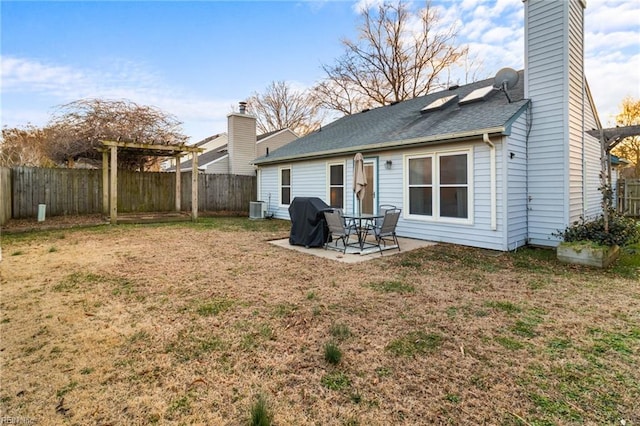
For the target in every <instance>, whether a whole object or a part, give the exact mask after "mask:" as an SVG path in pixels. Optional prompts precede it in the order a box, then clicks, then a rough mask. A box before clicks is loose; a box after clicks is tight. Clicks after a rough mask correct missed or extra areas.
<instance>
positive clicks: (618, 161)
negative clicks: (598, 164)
mask: <svg viewBox="0 0 640 426" xmlns="http://www.w3.org/2000/svg"><path fill="white" fill-rule="evenodd" d="M628 164H631V162H630V161H629V160H627V159H626V158H620V157H618V156H617V155H613V154H612V155H611V165H612V166H619V165H625V166H626V165H628Z"/></svg>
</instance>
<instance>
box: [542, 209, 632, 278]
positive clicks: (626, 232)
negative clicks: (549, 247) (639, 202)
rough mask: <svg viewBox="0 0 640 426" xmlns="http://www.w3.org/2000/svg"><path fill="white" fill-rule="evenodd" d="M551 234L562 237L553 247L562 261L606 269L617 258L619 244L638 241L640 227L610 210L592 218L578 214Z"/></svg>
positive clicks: (630, 219) (623, 244)
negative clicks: (572, 220)
mask: <svg viewBox="0 0 640 426" xmlns="http://www.w3.org/2000/svg"><path fill="white" fill-rule="evenodd" d="M553 235H554V236H557V237H560V238H562V240H563V241H562V242H561V243H560V245H558V247H557V249H556V253H557V257H558V260H560V261H561V262H566V263H577V264H582V265H589V266H595V267H599V268H606V267H607V266H609V265H610V264H611V263H613V262H614V261H615V260H616V259H617V258H618V256H619V255H620V247H621V246H625V245H627V244H634V243H636V242H638V241H640V227H639V226H638V224H636V221H635V220H634V219H632V218H628V217H624V216H622V215H620V214H618V213H616V212H615V211H613V210H609V211H607V214H606V215H605V214H602V215H600V216H598V217H596V218H594V219H591V220H585V218H583V217H581V218H580V220H578V221H575V222H573V224H572V225H569V226H567V227H566V228H565V229H564V230H562V231H558V232H556V233H554V234H553Z"/></svg>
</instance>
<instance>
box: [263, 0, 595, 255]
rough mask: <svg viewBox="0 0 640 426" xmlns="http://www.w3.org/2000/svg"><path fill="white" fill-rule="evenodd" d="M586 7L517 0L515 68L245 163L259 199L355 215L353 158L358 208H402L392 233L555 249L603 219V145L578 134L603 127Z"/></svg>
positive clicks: (347, 121)
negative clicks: (561, 239) (360, 179)
mask: <svg viewBox="0 0 640 426" xmlns="http://www.w3.org/2000/svg"><path fill="white" fill-rule="evenodd" d="M585 7H586V4H585V2H584V0H525V1H524V8H525V69H524V70H523V71H520V72H517V73H516V72H514V71H510V70H508V69H507V70H501V72H499V73H498V75H497V78H496V79H494V78H491V79H488V80H484V81H479V82H475V83H472V84H469V85H465V86H459V87H457V86H456V87H451V88H450V89H449V90H444V91H441V92H438V93H431V94H429V95H426V96H422V97H418V98H414V99H411V100H407V101H404V102H400V103H397V104H394V105H388V106H384V107H380V108H376V109H372V110H370V111H363V112H361V113H358V114H353V115H350V116H346V117H343V118H341V119H339V120H337V121H335V122H333V123H331V124H330V125H328V126H323V127H322V129H321V130H320V131H317V132H315V133H313V134H310V135H308V136H305V137H303V138H300V139H298V140H296V141H294V142H292V143H290V144H288V145H285V146H283V147H282V148H280V149H277V150H275V151H272V152H270V153H269V155H264V156H261V157H259V158H257V159H256V160H255V161H254V164H256V165H257V166H258V199H267V197H269V196H270V199H271V200H272V206H273V204H277V205H278V208H277V209H274V208H273V207H272V210H274V213H275V216H276V217H279V218H284V219H287V218H289V216H288V205H289V203H290V202H291V200H292V199H293V198H294V197H296V196H305V197H319V198H322V199H323V200H325V202H326V203H327V204H329V205H331V206H335V207H342V208H344V209H345V210H346V211H352V210H353V207H354V201H355V199H354V197H353V192H352V188H351V186H352V185H351V181H352V176H353V156H354V155H355V154H356V153H358V152H360V153H362V154H363V155H364V157H365V163H366V172H367V175H368V186H367V194H368V199H365V201H364V205H363V210H364V211H365V212H367V211H368V212H375V211H377V210H378V207H379V206H380V205H383V204H392V205H395V206H396V207H399V208H401V209H402V217H401V219H400V221H399V223H398V228H397V233H398V235H399V236H404V237H412V238H419V239H426V240H432V241H441V242H450V243H456V244H463V245H469V246H475V247H482V248H488V249H495V250H503V251H507V250H513V249H515V248H517V247H520V246H523V245H525V244H534V245H542V246H555V245H556V244H557V242H558V241H557V239H556V238H555V237H554V236H552V233H554V232H555V231H557V230H559V229H562V228H564V227H565V226H566V225H568V224H570V223H572V222H573V221H574V220H576V219H578V218H579V216H581V215H583V216H585V217H590V216H593V215H595V214H597V213H599V212H600V210H601V206H600V199H601V195H600V192H599V191H598V187H599V180H598V179H599V172H600V167H601V166H600V161H599V157H600V145H599V141H598V139H597V138H595V137H593V136H590V135H589V134H587V133H586V131H588V130H591V129H599V128H601V125H600V121H599V118H598V115H597V112H596V110H595V106H594V103H593V100H592V98H591V94H590V92H589V87H588V85H587V82H586V79H585V77H584V59H583V43H584V28H583V22H584V19H583V16H584V8H585ZM516 77H517V78H516ZM516 80H517V81H516ZM503 82H506V83H505V84H507V87H506V90H500V89H499V88H504V85H503ZM494 86H498V87H499V88H495V87H494ZM276 200H277V201H276Z"/></svg>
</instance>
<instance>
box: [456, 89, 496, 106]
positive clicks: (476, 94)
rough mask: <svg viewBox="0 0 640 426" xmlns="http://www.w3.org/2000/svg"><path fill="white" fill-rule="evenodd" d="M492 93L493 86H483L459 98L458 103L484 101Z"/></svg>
mask: <svg viewBox="0 0 640 426" xmlns="http://www.w3.org/2000/svg"><path fill="white" fill-rule="evenodd" d="M492 93H493V86H485V87H481V88H479V89H476V90H474V91H473V92H471V93H469V94H468V95H467V96H465V97H464V98H462V100H460V102H459V104H460V105H464V104H469V103H471V102H477V101H484V100H486V99H487V98H488V97H489V95H490V94H492Z"/></svg>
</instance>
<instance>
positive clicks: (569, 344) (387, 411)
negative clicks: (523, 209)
mask: <svg viewBox="0 0 640 426" xmlns="http://www.w3.org/2000/svg"><path fill="white" fill-rule="evenodd" d="M287 226H288V225H287V224H286V223H283V222H280V221H264V222H250V221H248V220H247V219H239V218H214V219H206V220H203V221H202V222H201V223H199V224H196V225H191V224H171V225H163V226H118V227H110V226H103V227H99V228H85V229H75V230H68V229H65V230H58V231H49V232H32V233H27V234H19V235H6V234H3V240H4V241H3V247H2V254H3V260H2V263H1V264H0V268H1V269H0V270H1V273H2V281H1V293H0V301H1V302H0V303H1V304H0V306H1V309H2V314H1V320H0V327H1V329H0V330H1V332H2V340H1V347H0V362H1V364H0V366H1V369H2V389H1V390H0V398H1V399H0V407H1V413H0V415H2V416H5V417H12V418H18V417H23V418H28V419H32V420H34V421H37V422H38V423H37V424H39V425H57V424H65V423H66V424H99V425H120V424H134V425H146V424H232V425H235V424H247V423H248V422H249V419H250V418H251V407H252V405H253V404H254V403H255V401H256V400H257V398H258V396H259V395H262V396H264V398H265V401H266V404H267V407H268V410H269V412H270V413H271V414H272V415H273V421H274V423H275V424H279V425H306V424H309V425H311V424H314V425H315V424H322V425H346V424H351V425H356V424H360V425H389V424H433V423H447V424H449V423H450V424H483V423H484V424H512V425H517V424H522V425H527V424H531V425H533V424H536V425H539V424H574V423H583V424H605V423H606V424H614V423H615V424H620V421H621V420H625V421H626V422H627V423H626V424H627V425H630V424H640V410H639V408H638V407H639V405H638V401H639V400H640V373H639V370H638V365H640V326H639V325H638V324H640V284H639V281H638V279H637V276H636V277H635V278H625V277H623V276H620V275H617V274H615V273H613V272H601V271H596V270H592V269H586V268H573V267H568V266H563V265H561V264H559V263H557V262H556V261H555V259H554V258H553V252H551V251H544V250H533V249H528V250H522V251H519V252H518V253H507V254H496V253H489V252H486V251H483V250H477V249H471V248H464V247H456V246H451V245H437V246H434V247H429V248H424V249H419V250H416V251H413V252H408V253H401V254H400V255H397V256H392V257H384V258H378V259H375V260H372V261H368V262H364V263H361V264H356V265H348V264H343V263H337V262H334V261H331V260H327V259H321V258H316V257H312V256H308V255H305V254H302V253H297V252H293V251H290V250H284V249H280V248H277V247H274V246H272V245H271V244H269V243H268V241H269V240H271V239H275V238H283V237H286V236H287V232H288V228H287ZM328 343H333V344H334V345H335V346H337V347H338V348H339V350H340V352H341V355H342V356H341V359H340V360H339V362H338V363H337V364H335V365H334V364H332V363H329V362H327V361H326V360H325V348H326V346H327V344H328Z"/></svg>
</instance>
